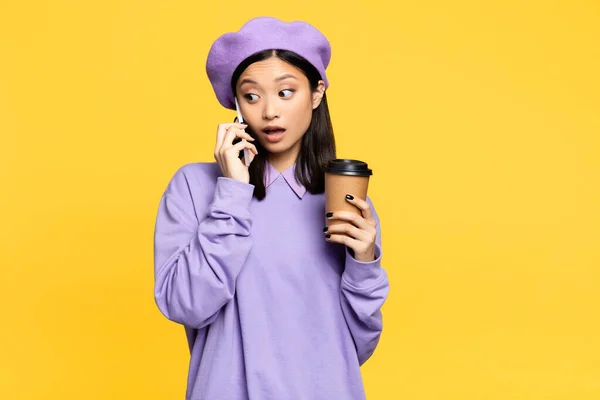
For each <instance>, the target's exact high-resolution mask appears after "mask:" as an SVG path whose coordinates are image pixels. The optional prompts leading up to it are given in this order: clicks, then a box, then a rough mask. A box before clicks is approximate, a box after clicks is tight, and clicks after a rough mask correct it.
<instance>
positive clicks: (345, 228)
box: [325, 223, 377, 243]
mask: <svg viewBox="0 0 600 400" xmlns="http://www.w3.org/2000/svg"><path fill="white" fill-rule="evenodd" d="M325 232H326V233H327V234H329V235H331V236H332V237H333V236H348V237H349V238H351V239H355V240H358V241H361V242H367V243H370V242H374V241H375V235H376V234H377V231H371V230H363V229H359V228H357V227H356V226H354V225H352V224H349V223H343V224H335V225H330V226H329V227H328V228H327V230H326V231H325ZM334 239H335V238H334Z"/></svg>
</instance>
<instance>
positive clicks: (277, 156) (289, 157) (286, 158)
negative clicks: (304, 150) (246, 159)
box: [267, 148, 300, 172]
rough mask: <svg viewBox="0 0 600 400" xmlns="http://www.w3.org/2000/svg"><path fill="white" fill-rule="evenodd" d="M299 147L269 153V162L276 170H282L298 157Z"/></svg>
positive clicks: (292, 163)
mask: <svg viewBox="0 0 600 400" xmlns="http://www.w3.org/2000/svg"><path fill="white" fill-rule="evenodd" d="M299 151H300V148H298V149H290V151H285V152H283V153H270V154H269V156H268V157H267V160H268V161H269V164H271V165H272V166H273V168H275V169H276V170H277V171H279V172H283V171H285V170H286V169H288V168H289V167H291V166H292V165H294V163H295V162H296V159H297V158H298V153H299Z"/></svg>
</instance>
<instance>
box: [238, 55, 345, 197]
mask: <svg viewBox="0 0 600 400" xmlns="http://www.w3.org/2000/svg"><path fill="white" fill-rule="evenodd" d="M271 57H277V58H279V59H281V60H283V61H285V62H287V63H289V64H291V65H293V66H295V67H297V68H299V69H300V70H301V71H302V72H303V73H304V75H306V77H307V78H308V82H309V84H310V89H311V91H314V90H316V89H317V86H318V83H319V80H321V79H322V78H321V74H320V73H319V71H317V69H316V68H315V67H314V66H313V65H312V64H311V63H309V62H308V61H307V60H306V59H305V58H303V57H301V56H299V55H298V54H296V53H294V52H292V51H288V50H278V49H274V50H265V51H261V52H259V53H256V54H253V55H252V56H250V57H248V58H247V59H245V60H244V61H242V63H241V64H240V65H239V66H238V67H237V68H236V70H235V72H234V73H233V77H232V78H231V89H232V90H233V93H234V95H235V93H236V84H237V81H238V79H239V78H240V76H241V75H242V73H243V72H244V71H245V70H246V68H248V67H249V66H250V65H251V64H254V63H255V62H259V61H263V60H266V59H269V58H271ZM246 131H248V133H250V134H251V135H252V136H255V135H254V133H253V132H252V131H251V129H250V128H249V127H248V128H247V129H246ZM301 140H302V143H301V147H300V152H299V154H298V158H297V159H296V168H295V171H294V173H295V176H296V179H297V180H298V182H300V183H301V184H302V185H304V187H305V188H306V190H307V191H308V192H309V193H312V194H317V193H323V192H324V191H325V167H326V165H327V163H328V162H329V161H331V160H333V159H334V158H335V139H334V136H333V126H332V125H331V117H330V116H329V107H328V106H327V97H326V94H323V98H322V100H321V103H320V104H319V106H318V107H317V108H315V109H314V110H313V111H312V119H311V122H310V125H309V127H308V129H307V130H306V133H305V134H304V136H303V137H302V139H301ZM254 145H255V146H256V149H257V150H258V155H257V156H256V157H255V158H254V160H253V161H252V164H250V168H249V173H250V183H251V184H252V185H254V196H255V197H256V198H257V199H258V200H262V199H264V198H265V196H266V188H265V181H264V175H265V168H266V163H267V151H266V150H265V149H264V147H262V146H261V145H260V143H258V141H255V142H254Z"/></svg>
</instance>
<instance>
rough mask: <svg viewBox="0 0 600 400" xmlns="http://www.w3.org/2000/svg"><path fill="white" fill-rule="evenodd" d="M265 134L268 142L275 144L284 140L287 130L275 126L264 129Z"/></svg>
mask: <svg viewBox="0 0 600 400" xmlns="http://www.w3.org/2000/svg"><path fill="white" fill-rule="evenodd" d="M263 132H264V133H265V138H266V139H267V141H269V142H271V143H274V142H279V141H280V140H281V139H283V135H284V133H285V129H283V128H281V127H279V126H274V127H267V128H265V129H263Z"/></svg>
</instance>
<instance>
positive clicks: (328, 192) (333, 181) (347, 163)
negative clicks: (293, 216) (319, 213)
mask: <svg viewBox="0 0 600 400" xmlns="http://www.w3.org/2000/svg"><path fill="white" fill-rule="evenodd" d="M371 175H372V171H371V170H370V169H369V168H368V165H367V164H366V163H365V162H362V161H358V160H347V159H336V160H333V161H331V162H330V163H329V165H328V166H327V168H326V169H325V207H326V208H327V209H326V212H333V213H334V215H333V218H326V220H325V224H326V226H331V225H336V224H340V223H343V221H340V220H336V219H335V212H336V211H350V212H353V213H356V214H358V215H361V211H360V209H359V208H358V207H356V206H354V205H352V204H350V203H349V202H348V200H346V195H347V194H351V195H353V196H354V197H355V198H359V199H362V200H366V199H367V191H368V188H369V177H370V176H371Z"/></svg>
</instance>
